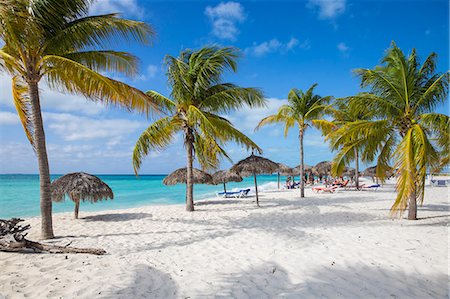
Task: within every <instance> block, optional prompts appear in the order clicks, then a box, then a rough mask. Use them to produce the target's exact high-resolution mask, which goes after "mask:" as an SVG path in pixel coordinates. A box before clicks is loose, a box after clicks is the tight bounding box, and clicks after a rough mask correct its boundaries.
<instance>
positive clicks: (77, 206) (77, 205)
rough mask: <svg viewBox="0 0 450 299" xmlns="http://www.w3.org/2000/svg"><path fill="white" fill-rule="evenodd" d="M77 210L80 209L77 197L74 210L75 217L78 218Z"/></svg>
mask: <svg viewBox="0 0 450 299" xmlns="http://www.w3.org/2000/svg"><path fill="white" fill-rule="evenodd" d="M78 211H80V200H79V199H77V200H76V201H75V211H74V217H75V219H78Z"/></svg>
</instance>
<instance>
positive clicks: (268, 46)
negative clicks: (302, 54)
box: [245, 37, 309, 56]
mask: <svg viewBox="0 0 450 299" xmlns="http://www.w3.org/2000/svg"><path fill="white" fill-rule="evenodd" d="M297 47H298V48H303V49H308V48H309V42H308V41H305V42H303V43H301V44H300V42H299V41H298V39H296V38H295V37H292V38H291V39H290V40H289V41H287V42H286V43H282V42H280V41H279V40H278V39H276V38H273V39H271V40H269V41H265V42H262V43H260V44H257V43H253V45H252V46H251V47H248V48H246V49H245V52H246V53H249V54H252V55H254V56H264V55H266V54H270V53H276V52H279V53H286V52H289V51H293V50H294V49H295V48H297Z"/></svg>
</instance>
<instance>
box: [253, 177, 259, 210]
mask: <svg viewBox="0 0 450 299" xmlns="http://www.w3.org/2000/svg"><path fill="white" fill-rule="evenodd" d="M253 178H254V180H255V192H256V205H257V206H258V207H259V198H258V183H257V182H256V174H255V173H254V174H253Z"/></svg>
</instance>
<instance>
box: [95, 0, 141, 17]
mask: <svg viewBox="0 0 450 299" xmlns="http://www.w3.org/2000/svg"><path fill="white" fill-rule="evenodd" d="M144 12H145V11H144V9H143V8H142V7H140V6H139V5H138V3H137V0H96V1H95V2H94V3H93V4H92V6H91V7H90V10H89V14H90V15H100V14H108V13H121V14H124V15H128V16H134V17H137V18H142V17H143V16H144Z"/></svg>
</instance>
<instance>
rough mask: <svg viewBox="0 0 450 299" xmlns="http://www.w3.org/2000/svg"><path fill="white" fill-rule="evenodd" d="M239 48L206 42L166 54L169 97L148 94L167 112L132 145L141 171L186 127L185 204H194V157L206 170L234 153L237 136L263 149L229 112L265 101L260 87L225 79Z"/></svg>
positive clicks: (234, 66)
mask: <svg viewBox="0 0 450 299" xmlns="http://www.w3.org/2000/svg"><path fill="white" fill-rule="evenodd" d="M237 58H238V51H237V49H235V48H231V47H224V48H221V47H216V46H212V47H204V48H201V49H200V50H196V51H193V50H185V51H182V52H181V53H180V55H179V57H173V56H166V58H165V64H166V65H167V77H168V83H169V85H170V87H171V93H170V97H166V96H164V95H162V94H160V93H158V92H156V91H153V90H151V91H148V92H147V94H148V95H149V96H150V97H152V98H155V99H157V100H158V102H160V103H162V105H163V106H164V108H165V116H163V117H161V118H160V119H159V120H157V121H155V122H154V123H153V124H151V125H150V126H149V127H148V128H147V129H146V130H145V131H144V132H143V133H142V135H141V136H140V137H139V139H138V141H137V142H136V145H135V147H134V151H133V159H132V160H133V166H134V170H135V172H136V174H137V173H138V171H139V169H140V166H141V164H142V161H143V158H144V157H145V156H146V155H148V153H149V152H150V151H160V150H162V149H164V148H166V147H167V146H168V145H169V144H171V143H172V142H173V141H174V139H175V136H176V134H177V133H179V132H181V133H182V135H183V140H184V147H185V150H186V159H187V161H186V167H187V178H186V210H187V211H193V210H194V202H193V162H194V156H195V157H196V158H197V161H198V163H199V164H200V166H201V168H202V169H203V170H211V169H216V168H217V167H218V165H219V163H220V159H221V158H227V159H230V158H229V156H228V154H227V153H226V151H225V149H224V144H225V143H226V142H229V141H232V142H236V143H237V144H239V145H242V146H244V147H246V148H247V149H251V150H256V151H261V149H260V148H259V147H258V146H257V145H256V144H255V143H254V142H253V141H252V140H251V139H250V138H248V137H247V136H246V135H244V134H243V133H242V132H240V131H239V130H237V129H236V128H235V127H234V126H233V124H232V123H231V122H230V121H229V120H227V119H226V118H224V117H223V116H221V115H223V114H226V113H228V112H230V111H232V110H235V109H239V108H242V107H243V106H244V105H248V106H249V107H260V106H264V104H265V100H264V98H263V94H262V92H261V91H260V90H258V89H256V88H246V87H240V86H237V85H234V84H231V83H224V82H223V73H224V72H225V71H226V70H230V71H232V72H236V71H237Z"/></svg>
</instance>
